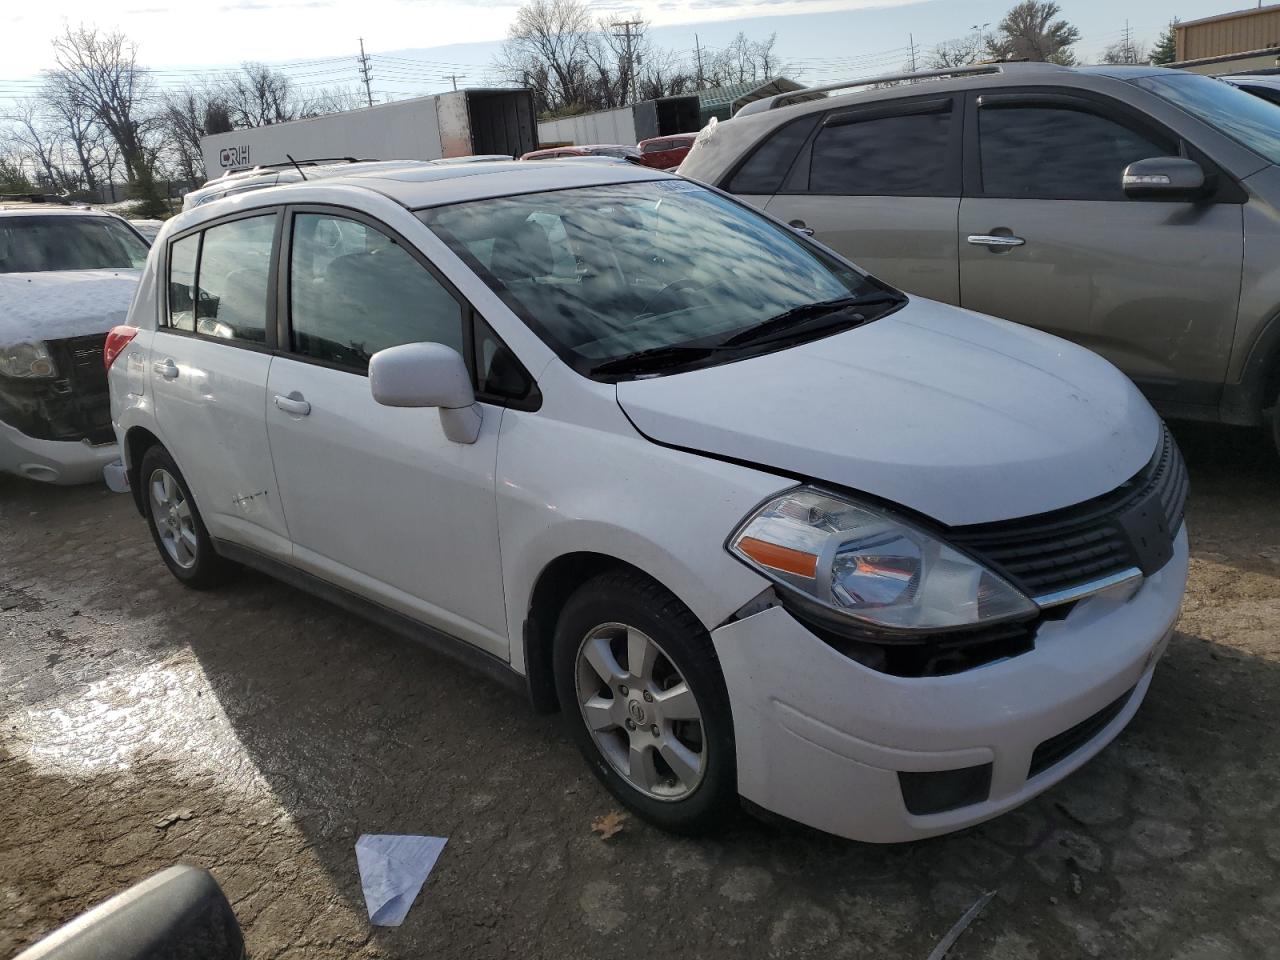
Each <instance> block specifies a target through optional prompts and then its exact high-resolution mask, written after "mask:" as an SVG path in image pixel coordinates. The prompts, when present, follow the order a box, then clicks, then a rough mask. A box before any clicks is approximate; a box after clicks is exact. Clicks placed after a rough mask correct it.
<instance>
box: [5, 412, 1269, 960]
mask: <svg viewBox="0 0 1280 960" xmlns="http://www.w3.org/2000/svg"><path fill="white" fill-rule="evenodd" d="M1178 434H1179V437H1180V440H1181V442H1182V444H1183V447H1184V451H1185V453H1186V454H1187V459H1188V461H1189V462H1190V464H1191V469H1192V475H1193V493H1192V501H1191V506H1190V525H1191V535H1192V575H1191V587H1190V592H1189V595H1188V598H1187V602H1186V606H1185V611H1184V614H1183V617H1182V620H1181V623H1180V625H1179V631H1178V634H1177V636H1176V637H1175V639H1174V641H1173V643H1172V646H1171V647H1170V650H1169V653H1168V655H1167V656H1166V658H1165V660H1164V662H1163V665H1162V666H1161V668H1160V669H1159V670H1158V671H1157V673H1156V677H1155V682H1154V684H1153V685H1152V687H1151V691H1150V693H1149V695H1148V697H1147V701H1146V703H1145V705H1144V706H1143V708H1142V710H1141V711H1140V712H1139V713H1138V716H1137V717H1136V719H1135V720H1134V721H1133V723H1132V724H1131V725H1130V727H1129V728H1128V730H1127V731H1126V732H1125V733H1124V734H1123V735H1122V736H1121V737H1120V738H1119V740H1117V741H1116V743H1115V744H1113V745H1112V746H1111V747H1110V748H1109V749H1108V750H1106V751H1104V752H1103V753H1102V754H1101V755H1100V756H1099V757H1098V758H1097V759H1096V760H1094V761H1093V762H1091V763H1090V764H1089V765H1087V766H1086V767H1085V768H1084V769H1083V770H1081V771H1080V772H1079V773H1077V774H1076V775H1075V776H1074V777H1072V778H1071V779H1069V780H1068V781H1067V782H1065V783H1063V784H1060V785H1059V786H1058V787H1056V788H1054V789H1052V790H1050V791H1048V792H1047V793H1046V794H1044V795H1043V796H1041V797H1040V798H1039V799H1037V800H1035V801H1033V802H1032V803H1029V804H1027V805H1026V806H1024V807H1022V808H1021V809H1019V810H1017V811H1015V812H1013V813H1010V814H1007V815H1005V816H1003V817H1001V818H999V819H997V820H995V821H993V822H991V823H988V824H985V825H983V826H981V827H977V828H974V829H971V830H968V831H964V832H962V833H959V834H956V835H952V836H950V837H945V838H940V839H936V840H930V841H924V842H920V843H915V844H909V845H902V846H895V847H877V846H870V845H863V844H856V843H850V842H845V841H841V840H836V839H833V838H831V837H827V836H823V835H820V834H817V833H814V832H812V831H807V830H804V829H802V828H798V827H789V826H779V825H777V824H769V825H766V824H762V823H760V822H757V821H755V820H753V819H750V818H747V817H745V816H744V817H741V818H739V819H738V820H736V821H735V822H733V823H731V824H729V825H727V826H726V828H725V829H724V831H723V832H722V833H721V834H720V835H718V836H716V837H714V838H711V839H703V840H690V839H678V838H672V837H669V836H666V835H664V834H662V833H660V832H658V831H656V830H654V829H651V828H649V827H647V826H645V825H643V824H641V823H638V822H636V821H635V820H634V819H633V820H629V821H628V822H627V823H626V825H625V827H624V829H623V831H622V832H621V833H620V834H619V835H618V836H616V837H614V838H613V839H611V840H609V841H603V840H601V839H599V838H598V837H597V836H596V835H595V834H593V833H592V832H591V829H590V825H591V822H592V820H593V819H594V818H596V817H599V816H601V815H602V814H605V813H607V812H609V811H610V810H612V809H613V808H614V804H612V803H611V802H610V798H609V797H608V795H607V794H606V793H605V792H604V791H603V789H602V788H601V787H599V786H598V785H597V784H596V782H595V781H594V780H593V779H592V778H591V777H590V775H589V774H588V773H587V772H586V769H585V767H584V765H583V764H582V762H581V761H580V759H579V758H578V755H577V754H576V752H575V750H574V748H573V747H572V746H571V745H570V743H569V742H568V741H567V740H566V739H565V738H564V737H563V736H562V735H561V732H560V726H559V721H558V719H557V718H554V717H552V718H546V717H538V716H535V715H534V714H532V713H531V712H530V710H529V709H528V707H527V706H526V705H525V704H524V703H523V702H522V701H521V699H520V698H519V697H517V696H515V695H513V694H511V693H509V692H507V691H505V690H503V689H501V688H499V687H497V686H494V685H492V684H491V683H489V682H488V681H485V680H483V679H481V678H479V677H477V676H475V675H472V674H470V673H468V672H466V671H465V670H464V669H463V668H461V667H457V666H455V665H453V664H452V663H450V662H447V661H445V660H442V659H440V658H438V657H436V656H433V655H432V654H430V653H429V652H427V651H426V650H424V649H422V648H419V647H416V646H414V645H412V644H410V643H408V642H406V641H402V640H400V639H398V638H396V637H391V636H387V635H385V634H383V633H382V632H380V631H379V630H377V629H375V628H373V627H371V626H369V625H367V624H365V623H363V622H361V621H359V620H357V619H354V618H352V617H349V616H347V615H345V614H343V613H341V612H339V611H337V610H335V609H333V608H331V607H329V606H327V605H326V604H325V603H323V602H320V601H317V600H315V599H312V598H311V597H309V596H306V595H304V594H301V593H299V592H297V591H295V590H293V589H290V588H288V587H286V586H283V585H282V584H279V583H276V582H274V581H271V580H268V579H265V578H261V577H257V576H248V575H247V576H245V577H243V578H241V579H240V580H239V581H237V582H236V583H234V584H232V585H230V586H229V587H227V588H224V589H223V590H221V591H219V592H217V593H213V594H199V593H193V592H188V591H186V590H184V589H182V588H181V587H180V586H178V584H177V583H176V582H174V581H173V580H172V579H171V578H170V577H169V575H168V574H167V572H166V571H165V570H164V569H163V567H162V566H161V564H160V562H159V560H158V558H156V557H155V555H154V552H153V549H154V548H153V547H152V544H151V542H150V540H149V538H148V536H147V533H146V530H145V528H144V527H143V525H142V522H141V521H140V520H139V518H138V517H137V515H136V513H134V511H133V507H132V504H131V503H130V501H129V500H128V498H126V497H121V496H114V495H111V494H108V493H106V492H105V491H103V490H101V489H96V488H92V487H90V488H81V489H74V490H59V489H50V488H44V487H40V486H36V485H32V484H28V483H24V482H20V481H17V480H14V479H12V478H0V956H7V955H8V954H9V953H10V952H12V951H14V950H16V949H17V948H20V947H22V946H24V945H25V944H27V943H29V942H31V941H32V940H34V939H36V938H37V937H39V936H41V935H42V934H44V933H46V932H48V931H49V930H51V929H53V928H54V927H56V926H57V925H58V924H60V923H62V922H64V921H66V920H68V919H69V918H71V917H72V916H74V915H75V914H77V913H79V912H80V911H82V910H84V909H86V908H87V907H89V906H91V905H92V904H94V903H95V902H97V901H99V900H101V899H103V898H105V897H107V896H108V895H110V894H112V893H114V892H116V891H118V890H120V889H121V888H123V887H124V886H126V885H128V884H130V883H133V882H134V881H136V880H139V879H141V878H142V877H144V876H146V875H148V874H150V873H152V872H154V871H156V870H158V869H161V868H163V867H165V866H167V865H169V864H172V863H174V862H178V861H182V862H186V863H193V864H197V865H201V866H206V867H208V868H210V869H211V870H212V871H213V873H214V875H215V876H216V877H217V878H218V880H219V881H220V882H221V884H222V886H223V888H224V889H225V890H226V892H227V894H228V896H229V897H230V898H231V900H232V902H233V903H234V905H235V909H236V912H237V914H238V915H239V917H240V921H241V923H242V925H243V926H244V928H245V932H246V936H247V939H248V943H249V947H250V951H251V954H252V956H253V957H255V958H266V957H304V956H305V957H319V958H329V957H333V958H338V957H344V958H345V957H352V956H355V957H363V958H372V957H425V956H428V955H430V956H439V957H468V958H486V957H498V956H507V955H511V954H518V955H520V956H521V957H522V958H526V960H527V958H540V957H580V956H581V957H595V956H600V955H604V954H606V953H608V954H615V953H619V952H628V953H635V954H639V955H644V956H646V957H665V956H726V957H741V956H753V957H754V956H761V957H823V958H828V957H831V958H834V957H895V958H897V957H902V958H909V960H924V958H925V957H926V956H927V955H928V954H929V952H930V950H931V949H932V948H933V946H934V944H936V942H937V941H938V940H939V939H940V938H941V936H942V935H943V934H944V933H945V932H946V930H947V929H948V928H949V927H950V926H951V924H952V923H954V922H955V920H956V919H957V918H958V917H959V916H960V914H961V913H962V912H963V911H964V910H965V909H966V908H967V907H968V906H969V905H970V904H971V903H973V902H974V900H975V899H976V898H977V897H978V896H979V895H980V894H981V893H983V892H984V891H987V890H996V891H997V896H996V898H995V899H994V900H993V901H992V902H991V903H990V904H989V905H988V907H987V908H986V910H985V911H984V913H983V914H982V915H981V917H980V918H979V919H978V920H977V921H976V922H975V923H974V924H973V926H972V927H971V928H970V929H969V930H968V932H967V933H965V935H964V936H963V937H962V938H961V940H960V942H959V944H958V945H957V947H956V948H955V949H954V950H953V951H952V953H951V956H952V957H953V958H978V957H982V958H991V960H999V958H1019V960H1035V958H1044V960H1047V958H1076V957H1081V956H1092V957H1109V958H1124V957H1159V958H1178V960H1192V958H1196V960H1200V958H1215V960H1217V958H1226V960H1234V958H1241V960H1243V958H1257V957H1280V919H1278V918H1280V884H1277V876H1278V875H1280V825H1278V824H1280V817H1278V816H1277V812H1278V808H1280V732H1278V727H1277V723H1276V720H1277V718H1278V717H1280V683H1278V682H1277V680H1278V677H1280V672H1278V668H1280V635H1278V631H1277V628H1278V627H1280V590H1277V580H1278V579H1280V511H1278V510H1277V509H1276V501H1277V490H1278V488H1280V467H1277V466H1276V465H1275V463H1274V462H1273V459H1272V458H1271V457H1270V456H1268V455H1265V454H1264V453H1262V451H1261V444H1260V442H1259V441H1258V439H1257V438H1256V437H1255V435H1253V434H1251V433H1247V432H1232V431H1226V430H1221V429H1209V428H1190V427H1182V428H1179V430H1178ZM175 817H178V819H174V818H175ZM166 823H167V826H166V825H162V824H166ZM365 832H370V833H425V834H433V835H439V836H445V837H448V838H449V844H448V846H447V847H446V849H445V852H444V854H443V856H442V857H441V859H440V862H439V864H438V866H437V868H436V871H435V873H434V874H433V875H432V877H431V878H430V880H429V881H428V883H427V886H426V887H425V888H424V890H423V892H422V894H421V895H420V896H419V899H418V902H417V903H416V905H415V906H414V907H413V909H412V910H411V911H410V913H409V916H408V919H407V920H406V921H405V923H404V925H403V926H401V927H399V928H396V929H385V930H384V929H378V930H374V929H372V928H371V927H370V926H369V924H368V922H367V919H366V917H365V913H364V903H363V899H362V896H361V894H360V888H359V883H358V877H357V873H356V867H355V857H354V851H353V844H354V842H355V838H356V837H357V836H358V835H359V834H360V833H365Z"/></svg>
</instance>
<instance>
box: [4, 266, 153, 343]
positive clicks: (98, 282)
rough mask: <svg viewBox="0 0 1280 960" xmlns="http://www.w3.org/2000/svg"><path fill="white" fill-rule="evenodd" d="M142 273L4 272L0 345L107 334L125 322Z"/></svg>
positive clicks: (79, 271)
mask: <svg viewBox="0 0 1280 960" xmlns="http://www.w3.org/2000/svg"><path fill="white" fill-rule="evenodd" d="M141 277H142V271H141V270H123V269H116V270H50V271H47V272H42V273H0V346H5V345H7V344H12V343H24V342H28V341H33V340H61V339H63V338H65V337H80V336H85V335H86V334H91V333H106V332H107V331H108V330H110V329H111V328H112V327H114V326H116V325H117V324H120V323H124V320H125V315H126V314H127V313H128V312H129V304H130V303H131V302H132V300H133V294H134V291H135V290H136V289H137V288H138V280H139V279H140V278H141Z"/></svg>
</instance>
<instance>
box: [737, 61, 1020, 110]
mask: <svg viewBox="0 0 1280 960" xmlns="http://www.w3.org/2000/svg"><path fill="white" fill-rule="evenodd" d="M1007 66H1008V64H1006V63H979V64H974V65H973V66H968V67H947V68H945V69H942V70H919V71H916V72H915V73H912V72H910V71H908V72H907V73H886V74H884V75H882V76H878V77H865V78H863V79H861V80H844V81H841V82H840V83H828V84H824V85H823V86H821V87H804V88H803V89H800V90H792V91H790V92H789V93H779V94H776V95H775V96H772V97H765V98H764V99H762V100H756V101H754V102H752V103H748V104H747V105H746V106H744V107H743V108H742V109H741V110H739V111H738V112H737V113H735V114H734V116H735V117H745V116H749V115H751V114H753V113H764V112H765V111H767V110H774V109H776V108H777V107H781V106H783V105H784V104H786V103H787V102H788V101H791V100H800V99H817V97H816V95H817V94H824V93H831V92H832V91H835V90H850V89H852V88H854V87H871V86H875V85H876V84H878V83H901V82H903V81H904V80H937V79H939V78H942V77H971V76H981V75H983V74H991V73H1003V72H1004V70H1005V68H1006V67H1007Z"/></svg>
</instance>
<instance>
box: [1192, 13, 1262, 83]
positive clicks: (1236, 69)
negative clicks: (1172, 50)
mask: <svg viewBox="0 0 1280 960" xmlns="http://www.w3.org/2000/svg"><path fill="white" fill-rule="evenodd" d="M1176 33H1177V41H1178V60H1177V62H1176V63H1171V64H1170V66H1172V67H1180V68H1182V69H1184V70H1190V71H1192V72H1193V73H1206V74H1213V75H1216V74H1223V73H1245V72H1252V71H1258V70H1270V69H1275V68H1276V67H1280V4H1271V5H1270V6H1265V7H1250V8H1249V9H1247V10H1237V11H1234V12H1232V13H1221V14H1218V15H1217V16H1214V17H1204V18H1203V19H1201V20H1188V21H1187V22H1185V23H1179V24H1178V26H1177V31H1176Z"/></svg>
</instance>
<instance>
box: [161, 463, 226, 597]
mask: <svg viewBox="0 0 1280 960" xmlns="http://www.w3.org/2000/svg"><path fill="white" fill-rule="evenodd" d="M138 476H139V478H140V480H141V482H142V491H143V497H142V502H143V504H144V505H145V507H144V509H145V510H146V515H147V526H148V527H150V528H151V538H152V539H153V540H154V541H155V542H156V548H157V549H158V550H159V551H160V559H161V560H163V561H164V563H165V566H167V567H168V568H169V572H170V573H172V574H173V575H174V576H175V577H177V578H178V580H179V581H180V582H181V583H183V584H184V585H185V586H188V587H194V588H195V589H198V590H203V589H207V588H209V587H212V586H216V585H217V584H218V583H219V582H220V581H221V580H222V579H223V576H224V575H225V573H226V572H227V569H228V566H229V565H228V563H227V561H226V560H224V559H223V558H222V557H220V556H218V554H217V553H216V552H215V551H214V549H213V539H212V538H211V537H210V536H209V531H208V530H206V529H205V526H204V521H203V520H202V519H201V518H200V511H199V510H198V509H196V502H195V500H194V498H192V496H191V490H190V489H189V488H188V487H187V481H186V480H185V479H183V476H182V472H181V471H180V470H179V469H178V465H177V464H176V463H174V462H173V457H171V456H169V451H168V450H166V449H165V448H164V447H161V446H159V445H157V446H153V447H151V448H150V449H149V450H147V452H146V453H145V454H143V457H142V464H141V467H140V468H139V470H138Z"/></svg>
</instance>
